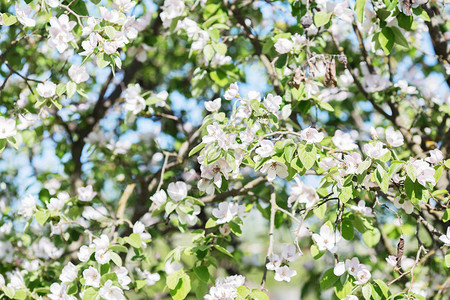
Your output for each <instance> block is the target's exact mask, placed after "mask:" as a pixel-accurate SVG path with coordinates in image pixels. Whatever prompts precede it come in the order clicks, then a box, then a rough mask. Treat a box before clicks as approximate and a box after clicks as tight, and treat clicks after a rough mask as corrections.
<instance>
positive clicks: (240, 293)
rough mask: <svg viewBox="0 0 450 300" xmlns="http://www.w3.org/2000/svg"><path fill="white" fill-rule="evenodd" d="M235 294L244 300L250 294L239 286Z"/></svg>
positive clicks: (246, 289)
mask: <svg viewBox="0 0 450 300" xmlns="http://www.w3.org/2000/svg"><path fill="white" fill-rule="evenodd" d="M237 293H238V295H239V296H241V297H242V298H246V297H247V296H248V295H249V294H250V289H249V288H248V287H246V286H245V285H241V286H240V287H238V288H237Z"/></svg>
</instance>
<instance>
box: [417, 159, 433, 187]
mask: <svg viewBox="0 0 450 300" xmlns="http://www.w3.org/2000/svg"><path fill="white" fill-rule="evenodd" d="M412 165H413V167H414V172H415V173H416V180H417V182H419V183H420V184H421V185H423V186H426V184H427V182H430V183H431V184H432V185H433V186H434V185H435V184H436V179H435V178H434V173H435V172H436V171H435V170H434V169H433V168H432V167H430V165H429V164H428V163H427V162H425V161H423V160H420V159H418V160H415V161H413V162H412Z"/></svg>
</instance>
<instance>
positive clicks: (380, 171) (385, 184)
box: [375, 165, 389, 193]
mask: <svg viewBox="0 0 450 300" xmlns="http://www.w3.org/2000/svg"><path fill="white" fill-rule="evenodd" d="M375 178H376V180H377V182H378V185H379V186H380V188H381V190H382V191H383V192H384V193H386V192H387V190H388V188H389V177H388V173H387V172H386V170H385V169H384V168H383V167H382V166H381V165H378V167H377V170H376V172H375Z"/></svg>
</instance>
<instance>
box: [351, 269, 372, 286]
mask: <svg viewBox="0 0 450 300" xmlns="http://www.w3.org/2000/svg"><path fill="white" fill-rule="evenodd" d="M371 277H372V275H371V274H370V272H369V270H367V269H362V270H360V271H358V273H357V274H356V279H357V280H356V281H355V284H357V285H363V284H365V283H366V282H368V281H369V279H370V278H371Z"/></svg>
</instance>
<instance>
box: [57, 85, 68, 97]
mask: <svg viewBox="0 0 450 300" xmlns="http://www.w3.org/2000/svg"><path fill="white" fill-rule="evenodd" d="M65 92H66V85H65V84H63V83H60V84H58V85H57V86H56V95H58V96H61V95H62V94H64V93H65Z"/></svg>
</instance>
